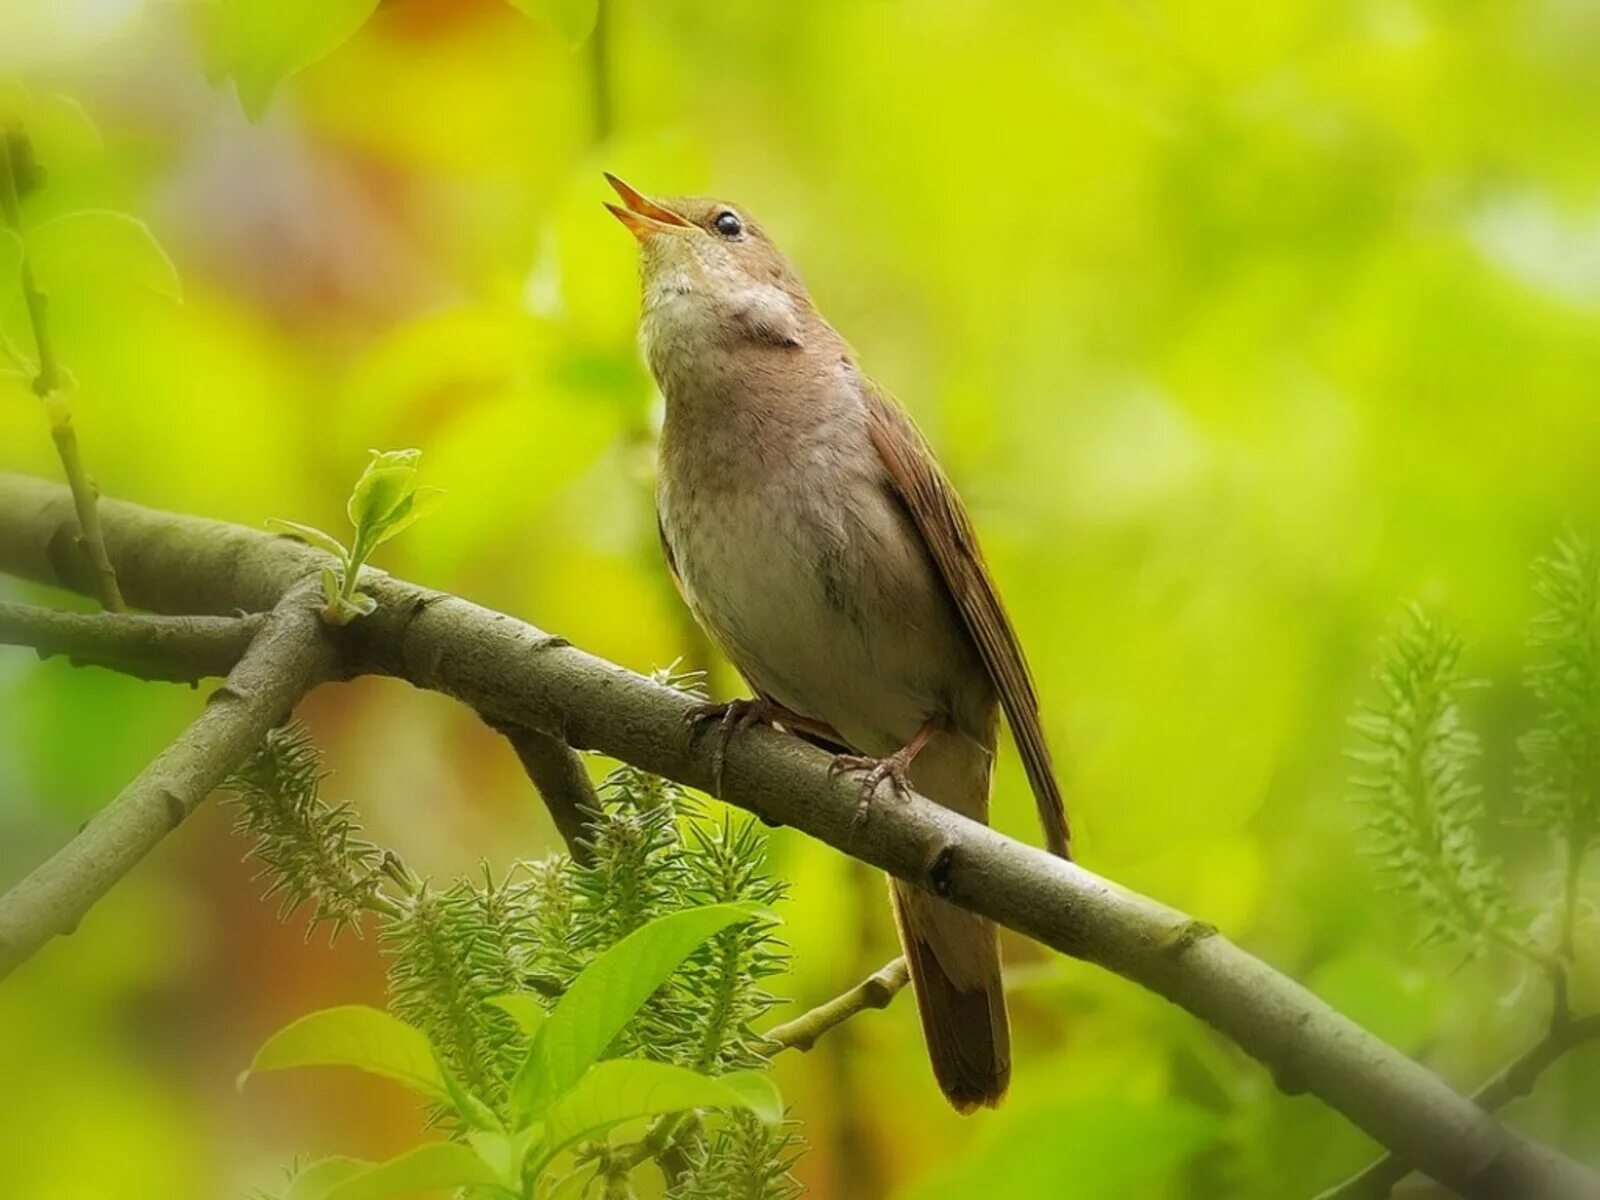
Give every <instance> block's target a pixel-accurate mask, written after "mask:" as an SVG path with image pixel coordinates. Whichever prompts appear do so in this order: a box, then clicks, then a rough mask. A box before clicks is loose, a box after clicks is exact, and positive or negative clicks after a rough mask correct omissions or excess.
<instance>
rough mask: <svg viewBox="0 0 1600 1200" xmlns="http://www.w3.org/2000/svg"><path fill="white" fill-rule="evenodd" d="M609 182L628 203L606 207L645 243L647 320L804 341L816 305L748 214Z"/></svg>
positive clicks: (642, 272)
mask: <svg viewBox="0 0 1600 1200" xmlns="http://www.w3.org/2000/svg"><path fill="white" fill-rule="evenodd" d="M606 180H607V182H609V183H610V184H611V186H612V187H613V188H615V189H616V192H617V194H618V195H619V196H620V197H622V204H620V205H619V204H607V205H606V207H607V208H608V209H610V210H611V213H612V215H613V216H615V217H616V218H617V220H619V221H621V222H622V223H623V224H624V225H625V226H627V228H628V230H629V231H630V232H631V233H632V234H633V236H634V237H635V238H637V239H638V242H639V275H640V279H641V281H642V283H643V287H644V306H645V311H646V317H647V320H648V319H649V318H650V317H651V315H652V314H655V315H656V316H658V317H660V318H665V319H670V320H672V321H673V322H674V323H679V322H684V321H693V322H696V323H703V324H706V325H708V326H711V327H713V328H710V329H707V330H706V332H715V331H717V328H720V327H722V326H724V325H727V326H729V328H731V329H738V330H740V331H742V332H745V333H749V334H751V335H753V336H756V337H758V338H763V339H765V340H770V341H779V342H784V341H789V340H792V339H796V338H798V334H799V324H800V320H801V315H802V314H803V313H804V312H805V311H806V310H807V309H809V307H810V303H811V302H810V299H809V298H808V297H807V295H806V290H805V286H804V285H803V284H802V283H801V282H800V278H799V276H798V275H797V274H796V273H795V271H794V269H793V268H792V267H791V266H790V265H789V262H788V260H787V259H786V258H784V256H783V254H782V253H781V252H780V251H779V250H778V248H777V247H776V246H774V245H773V244H772V242H771V240H770V239H769V238H768V237H767V235H766V233H765V232H764V231H763V230H762V228H761V226H760V225H758V224H756V222H755V221H754V220H753V219H752V218H751V217H750V215H749V213H747V212H745V211H744V210H743V209H741V208H739V207H738V206H737V205H734V204H730V203H728V202H727V201H724V200H713V199H708V198H705V197H699V196H673V197H664V198H662V199H659V200H655V199H652V198H650V197H649V196H646V195H643V194H642V193H640V192H638V191H636V190H634V189H633V188H631V187H629V186H628V185H627V184H626V183H624V182H622V180H620V179H618V178H617V177H616V176H615V175H611V174H607V175H606ZM668 310H670V314H671V315H670V316H669V312H668Z"/></svg>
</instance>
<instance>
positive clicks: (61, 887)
mask: <svg viewBox="0 0 1600 1200" xmlns="http://www.w3.org/2000/svg"><path fill="white" fill-rule="evenodd" d="M316 607H317V606H316V598H315V593H314V591H313V590H312V589H310V588H306V587H297V588H294V589H292V590H291V591H290V592H289V593H288V594H287V595H286V596H285V597H284V599H283V601H282V602H281V603H280V604H279V605H278V607H277V608H275V609H274V610H273V612H272V614H271V616H270V617H268V618H267V619H266V621H265V623H264V624H263V626H262V628H261V632H260V633H259V635H258V636H257V637H256V639H255V641H253V642H252V643H251V644H250V648H249V649H248V650H247V651H246V652H245V655H244V657H243V658H241V659H240V660H239V663H238V665H237V666H236V667H234V669H233V670H232V671H231V672H229V674H228V678H227V680H226V682H224V683H223V684H222V685H221V686H220V687H218V688H217V690H216V691H214V692H212V693H211V695H210V696H209V697H207V699H206V704H205V708H204V710H203V711H202V712H201V713H200V715H199V716H198V717H196V718H195V720H194V722H193V723H192V724H190V726H189V727H188V729H186V730H184V732H183V733H182V734H181V735H180V736H179V738H178V740H177V741H175V742H173V743H172V745H171V746H169V747H168V748H167V749H166V750H165V751H163V752H162V754H161V756H160V757H158V758H157V759H156V760H155V761H154V762H152V763H151V764H150V765H149V766H148V767H146V768H145V769H144V771H142V772H141V773H140V775H139V777H138V778H137V779H135V780H134V781H133V782H132V783H130V784H129V785H128V786H127V787H126V788H124V789H123V790H122V792H121V794H120V795H118V796H117V798H116V799H115V800H113V801H112V802H111V803H110V804H109V805H107V806H106V808H105V809H104V810H103V811H101V812H100V813H99V814H98V815H97V816H95V817H94V818H93V819H92V820H91V821H89V823H88V824H87V825H85V826H84V827H83V829H82V830H81V831H80V832H79V833H78V835H77V837H75V838H73V839H72V841H71V842H69V843H68V844H67V845H66V846H64V847H63V848H62V849H61V850H60V851H58V852H57V853H56V854H55V855H54V857H52V858H51V859H49V860H48V861H47V862H45V863H44V864H43V865H42V866H40V867H38V868H37V869H36V870H35V871H34V872H33V873H32V874H31V875H29V876H28V877H27V878H26V879H24V880H23V881H22V882H21V883H19V884H17V885H16V887H14V888H12V889H11V890H10V891H9V892H7V893H6V894H5V895H4V896H0V979H3V978H5V977H6V976H7V975H9V974H10V973H11V972H12V971H13V970H15V969H16V967H17V966H18V965H19V964H21V963H22V962H23V961H24V960H26V959H27V958H28V957H29V956H30V955H32V954H33V953H34V952H35V951H36V950H38V949H39V948H40V947H41V946H43V945H44V944H45V943H46V942H48V941H49V940H50V939H51V938H53V937H58V936H60V935H62V934H67V933H71V932H72V931H73V930H74V929H76V928H77V926H78V922H79V921H80V920H81V919H82V918H83V916H84V914H85V913H87V912H88V911H89V909H90V908H91V907H92V906H93V905H94V904H95V902H96V901H97V900H99V899H100V897H101V896H103V895H105V894H106V892H108V891H109V890H110V889H111V887H112V885H113V884H115V883H116V882H117V880H119V879H121V878H122V877H123V876H124V875H125V874H127V873H128V871H130V870H131V869H132V868H133V867H134V865H135V864H136V863H138V862H139V860H140V859H142V858H143V857H144V856H145V855H146V854H148V853H149V852H150V851H151V850H152V849H154V848H155V846H156V844H157V843H158V842H160V841H161V839H162V838H163V837H165V836H166V835H167V834H168V833H169V832H171V831H172V830H173V829H175V828H177V826H178V825H179V824H180V823H181V822H182V821H183V819H184V818H185V817H187V816H188V815H189V814H190V813H191V812H193V811H194V809H195V806H196V805H198V804H199V803H200V801H202V800H204V799H205V798H206V796H207V795H209V794H210V793H211V790H212V789H213V788H215V787H216V786H217V785H218V784H220V783H221V782H222V780H223V778H224V777H225V776H226V775H227V774H228V772H230V771H232V770H233V769H234V768H235V767H236V766H238V765H239V763H240V762H241V761H243V759H244V758H245V756H246V755H247V754H249V753H250V751H252V750H254V749H255V748H256V746H257V745H258V744H259V743H260V741H261V739H262V738H263V737H264V736H266V733H267V730H269V729H271V728H272V727H273V726H274V725H276V724H277V723H278V722H279V721H281V720H283V718H284V717H286V716H287V715H288V714H289V710H290V709H291V708H293V707H294V704H295V702H296V701H297V700H299V698H300V697H301V695H303V694H304V693H305V692H306V691H307V690H308V689H310V688H311V687H313V686H314V685H315V684H317V683H318V682H320V681H321V680H323V679H325V678H327V677H328V676H329V674H331V672H332V670H333V667H334V661H335V660H334V651H333V646H332V644H331V642H329V641H328V640H327V639H326V638H325V637H324V635H323V631H322V627H321V624H320V622H319V620H318V617H317V615H316Z"/></svg>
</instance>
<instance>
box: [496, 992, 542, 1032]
mask: <svg viewBox="0 0 1600 1200" xmlns="http://www.w3.org/2000/svg"><path fill="white" fill-rule="evenodd" d="M485 1003H487V1004H492V1005H494V1006H495V1007H496V1008H498V1009H499V1010H500V1011H501V1012H504V1013H506V1014H507V1015H508V1016H510V1018H511V1019H512V1020H513V1021H515V1022H516V1023H517V1028H518V1029H520V1030H522V1032H523V1033H524V1034H526V1035H527V1036H528V1037H530V1038H532V1037H534V1036H535V1035H537V1034H538V1032H539V1028H540V1026H542V1025H543V1024H544V1019H545V1017H546V1016H548V1015H549V1014H548V1013H546V1012H545V1008H544V1005H542V1004H540V1003H539V999H538V997H537V996H535V995H534V994H533V993H532V992H508V993H506V994H505V995H504V996H490V997H489V999H488V1000H487V1001H485Z"/></svg>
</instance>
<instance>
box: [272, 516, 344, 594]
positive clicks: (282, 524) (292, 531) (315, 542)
mask: <svg viewBox="0 0 1600 1200" xmlns="http://www.w3.org/2000/svg"><path fill="white" fill-rule="evenodd" d="M267 527H268V528H269V529H276V530H278V531H279V532H281V533H286V534H288V535H290V536H291V537H296V538H299V539H300V540H301V541H302V542H305V543H307V544H308V545H311V546H315V547H316V548H317V549H318V550H326V551H327V552H328V553H329V554H333V555H336V556H338V557H339V558H343V557H344V556H345V548H344V546H343V544H342V543H340V541H339V539H338V538H336V537H334V536H333V535H332V534H327V533H323V532H322V530H320V529H318V528H317V527H316V526H315V525H302V524H301V523H300V522H299V521H285V520H284V519H283V518H282V517H268V518H267ZM330 599H331V597H330Z"/></svg>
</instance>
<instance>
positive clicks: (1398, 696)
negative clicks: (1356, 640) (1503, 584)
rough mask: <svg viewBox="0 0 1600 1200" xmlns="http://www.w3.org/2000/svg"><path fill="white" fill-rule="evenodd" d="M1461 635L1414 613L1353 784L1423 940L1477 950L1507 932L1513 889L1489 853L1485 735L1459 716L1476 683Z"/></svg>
mask: <svg viewBox="0 0 1600 1200" xmlns="http://www.w3.org/2000/svg"><path fill="white" fill-rule="evenodd" d="M1461 651H1462V641H1461V638H1460V636H1459V635H1457V634H1456V633H1455V632H1453V631H1452V630H1450V629H1448V628H1446V627H1445V626H1444V625H1443V624H1442V623H1441V622H1440V621H1438V620H1437V619H1436V618H1435V617H1433V616H1432V615H1431V614H1429V613H1428V612H1426V611H1425V610H1423V609H1421V608H1417V607H1413V608H1411V609H1409V610H1408V611H1407V613H1406V614H1405V616H1404V617H1403V618H1402V620H1401V621H1400V623H1399V624H1398V626H1397V627H1396V629H1395V631H1394V634H1393V636H1392V637H1391V638H1390V640H1389V642H1388V645H1387V647H1386V652H1385V654H1384V658H1383V661H1382V663H1381V664H1380V666H1379V667H1378V671H1377V682H1378V687H1379V691H1380V700H1379V702H1378V703H1377V704H1375V705H1373V706H1371V707H1369V708H1366V709H1365V710H1364V711H1362V712H1360V713H1358V714H1357V715H1356V716H1355V717H1354V718H1353V720H1352V724H1353V725H1354V726H1355V729H1356V731H1357V732H1358V733H1359V734H1360V735H1361V738H1362V742H1363V745H1362V746H1361V748H1360V749H1358V750H1357V751H1355V758H1356V760H1357V761H1358V762H1359V763H1361V764H1362V767H1363V768H1364V769H1363V770H1362V771H1361V773H1359V774H1358V775H1357V776H1356V778H1355V780H1354V782H1355V786H1356V788H1357V789H1358V795H1359V796H1360V798H1361V799H1363V800H1364V801H1365V804H1366V808H1367V813H1368V817H1367V826H1366V827H1367V831H1368V834H1369V835H1370V838H1371V852H1372V854H1373V855H1374V857H1375V858H1376V859H1377V860H1378V863H1379V865H1380V866H1381V867H1382V868H1383V870H1384V871H1385V872H1386V873H1388V874H1389V875H1390V876H1391V878H1392V879H1393V881H1394V884H1395V886H1396V887H1397V888H1398V889H1400V890H1402V891H1404V892H1406V893H1408V894H1409V895H1410V896H1411V897H1412V899H1413V900H1415V902H1416V904H1417V908H1418V910H1419V911H1420V913H1421V914H1422V916H1423V918H1424V920H1425V921H1426V922H1427V931H1426V933H1425V935H1424V941H1425V942H1426V941H1441V942H1442V941H1452V940H1460V941H1465V942H1467V943H1468V944H1469V945H1471V946H1473V947H1475V948H1476V947H1479V946H1481V945H1483V944H1484V943H1485V942H1486V941H1489V940H1493V939H1494V938H1495V937H1496V936H1497V935H1498V934H1500V933H1501V932H1502V929H1503V926H1504V923H1505V919H1506V892H1505V885H1504V880H1503V877H1502V875H1501V873H1500V869H1499V864H1498V862H1496V861H1494V860H1490V859H1488V858H1486V857H1485V856H1484V855H1483V852H1482V850H1481V848H1480V846H1479V843H1478V837H1479V833H1478V829H1479V825H1480V823H1481V820H1482V817H1483V798H1482V794H1481V791H1480V789H1479V788H1478V786H1477V785H1476V783H1475V782H1474V781H1473V776H1472V768H1473V765H1474V764H1475V762H1476V760H1477V759H1478V756H1479V754H1480V747H1479V743H1478V738H1477V735H1475V734H1474V733H1473V732H1472V731H1471V730H1470V729H1469V728H1467V726H1466V724H1465V723H1464V721H1463V719H1462V715H1461V706H1460V698H1461V695H1462V693H1463V692H1464V691H1465V690H1466V689H1467V688H1468V687H1469V686H1470V684H1469V682H1468V681H1467V680H1466V679H1465V678H1464V677H1463V676H1462V673H1461Z"/></svg>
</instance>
